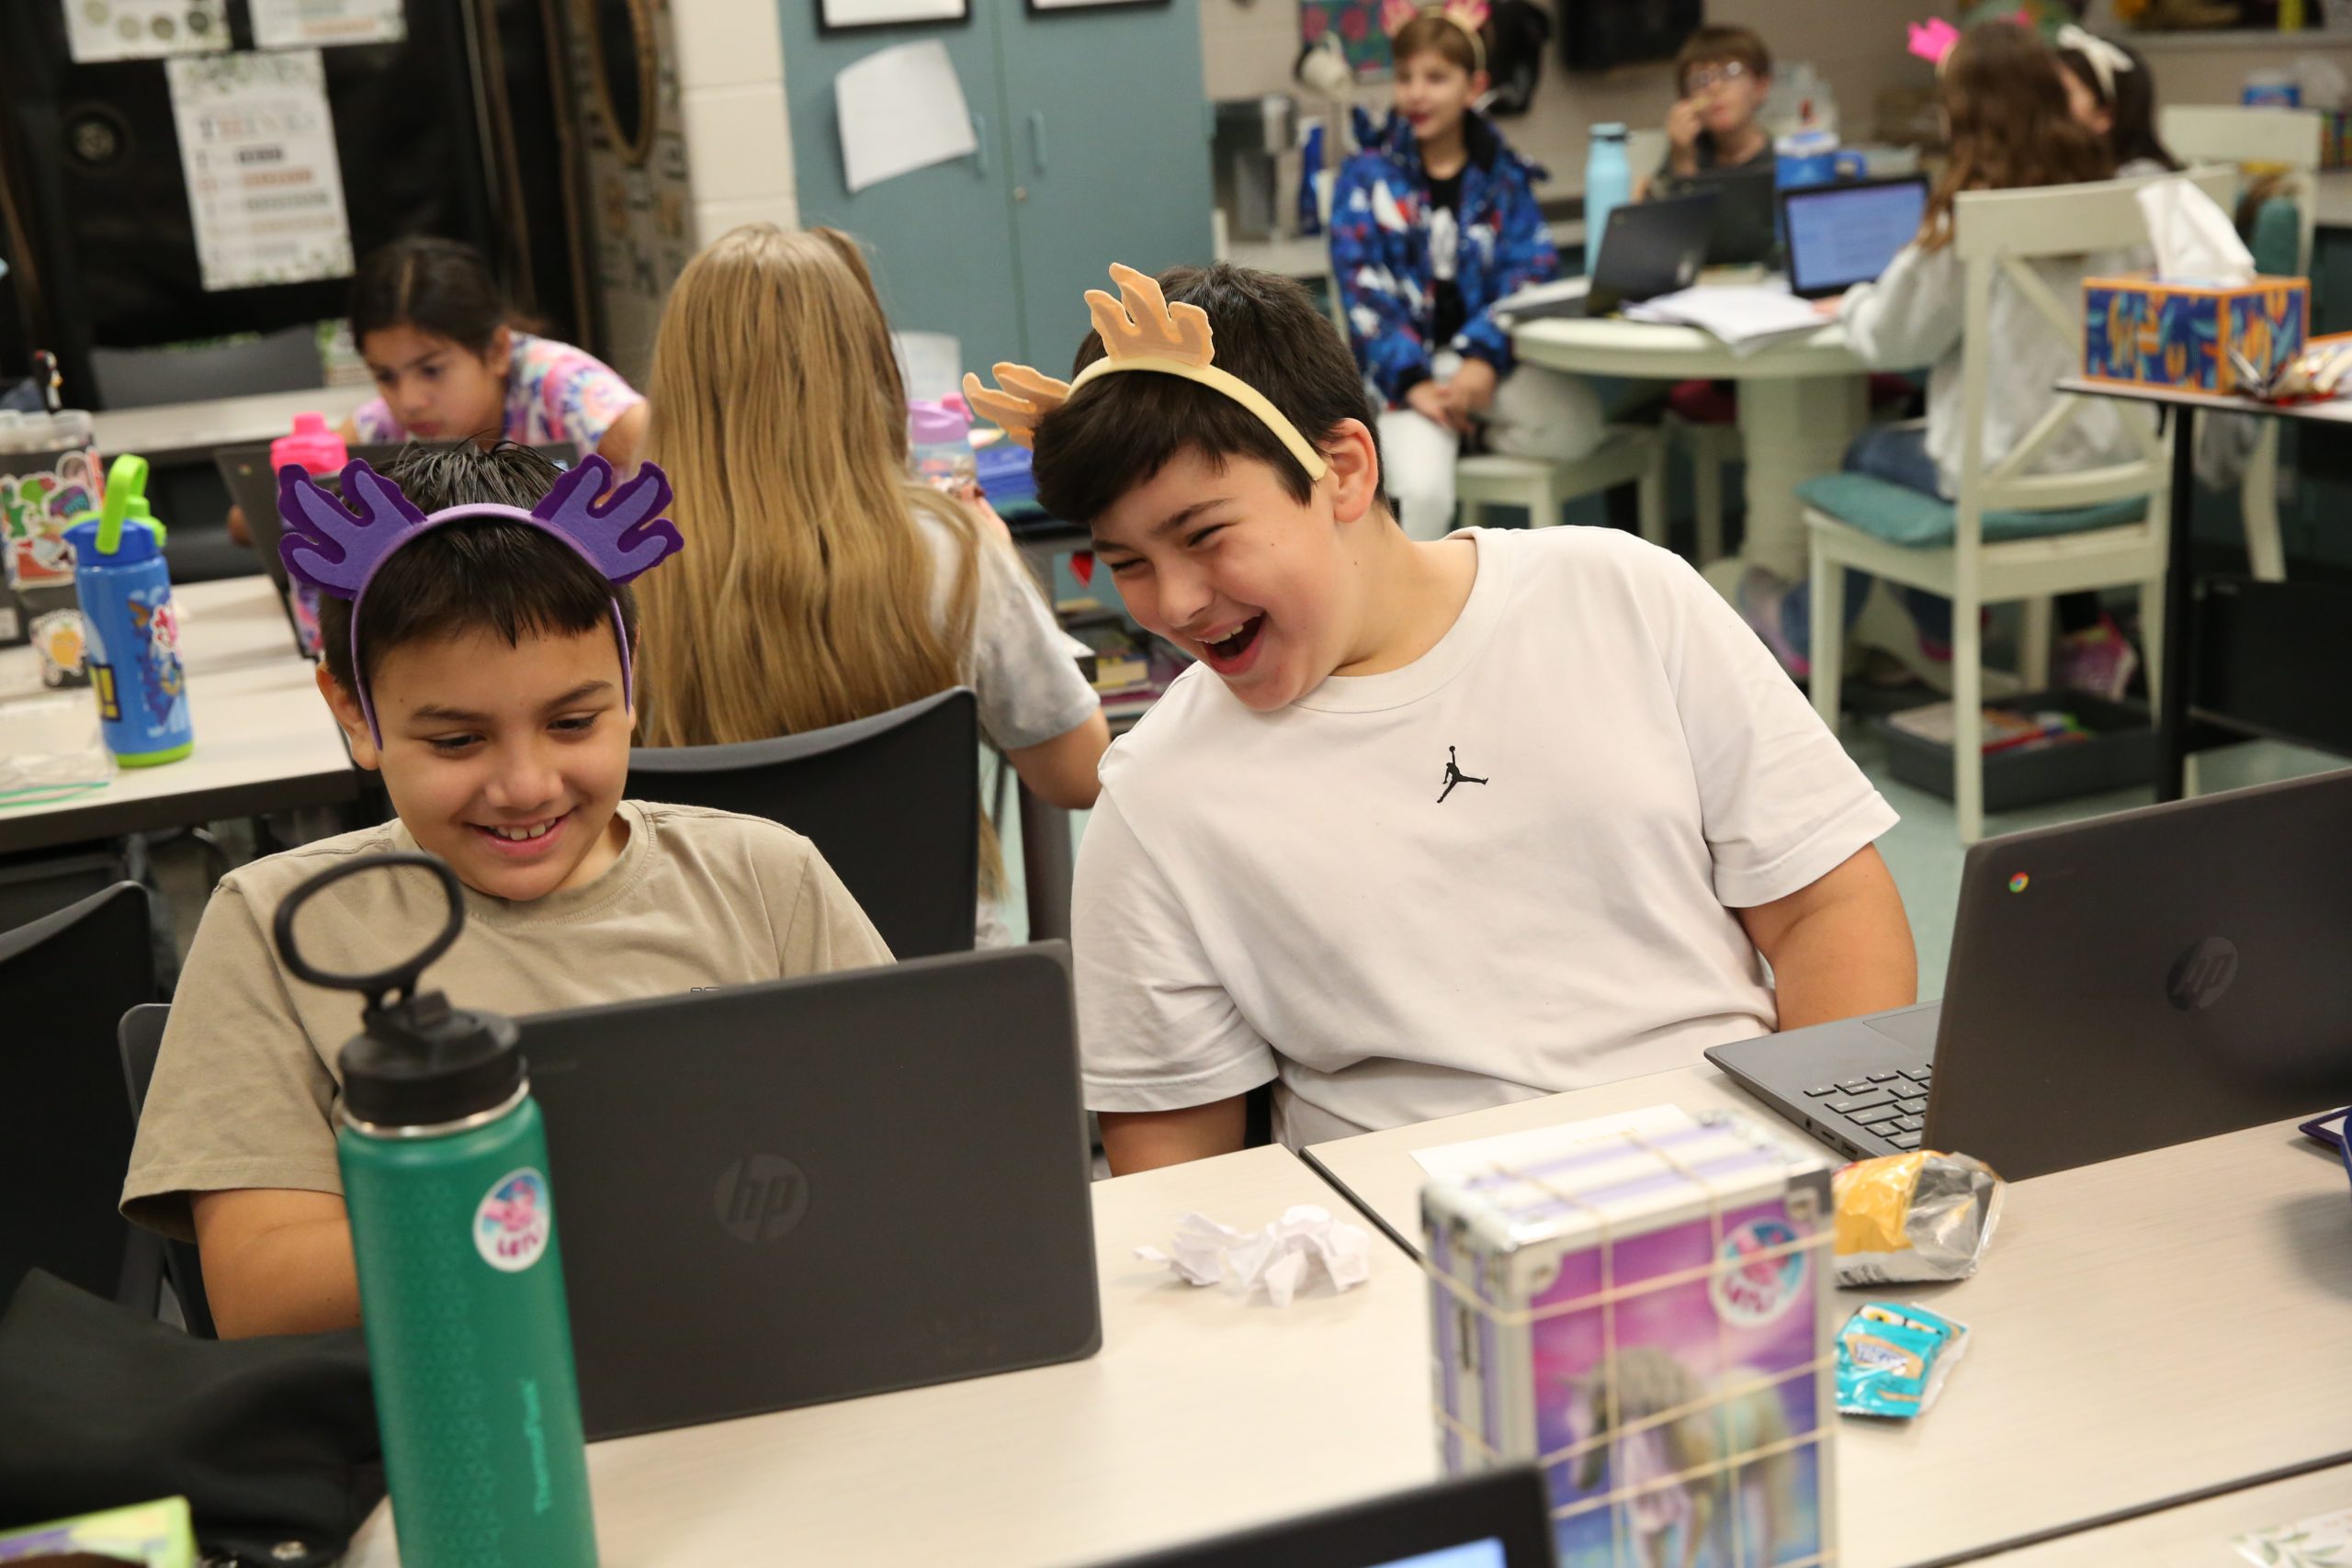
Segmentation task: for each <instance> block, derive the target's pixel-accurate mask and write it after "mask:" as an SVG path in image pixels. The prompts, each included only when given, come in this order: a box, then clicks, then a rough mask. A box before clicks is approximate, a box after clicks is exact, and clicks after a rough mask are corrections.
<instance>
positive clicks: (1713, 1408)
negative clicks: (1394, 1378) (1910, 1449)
mask: <svg viewBox="0 0 2352 1568" xmlns="http://www.w3.org/2000/svg"><path fill="white" fill-rule="evenodd" d="M1495 1145H1496V1157H1495V1158H1494V1159H1493V1161H1492V1162H1491V1163H1488V1164H1487V1165H1486V1167H1485V1168H1478V1165H1479V1162H1478V1161H1476V1160H1469V1161H1463V1160H1460V1159H1459V1158H1455V1159H1454V1160H1453V1162H1452V1163H1451V1164H1450V1165H1446V1166H1442V1167H1432V1168H1433V1169H1439V1170H1442V1172H1444V1173H1442V1174H1439V1175H1437V1176H1436V1177H1435V1179H1432V1180H1431V1181H1430V1183H1429V1184H1428V1185H1427V1186H1426V1187H1425V1189H1424V1190H1423V1193H1422V1200H1421V1203H1422V1221H1423V1225H1424V1229H1425V1232H1426V1236H1427V1241H1428V1253H1427V1256H1428V1258H1429V1270H1430V1289H1431V1293H1432V1303H1433V1310H1432V1313H1431V1321H1432V1325H1433V1334H1434V1344H1433V1350H1434V1361H1435V1366H1434V1371H1435V1379H1436V1404H1437V1419H1438V1441H1439V1446H1440V1449H1441V1450H1442V1455H1443V1458H1444V1461H1445V1464H1446V1468H1447V1469H1448V1470H1449V1471H1453V1472H1459V1471H1475V1470H1480V1469H1484V1468H1487V1467H1489V1466H1496V1465H1505V1464H1518V1463H1524V1462H1527V1461H1535V1462H1536V1463H1538V1464H1539V1465H1540V1466H1541V1467H1542V1468H1543V1470H1544V1478H1545V1482H1546V1484H1547V1485H1548V1487H1549V1489H1550V1492H1551V1496H1552V1506H1553V1515H1554V1520H1555V1535H1556V1540H1557V1544H1558V1548H1559V1560H1560V1562H1561V1565H1562V1568H1604V1565H1615V1564H1622V1563H1628V1562H1645V1563H1646V1562H1674V1563H1679V1564H1688V1565H1689V1568H1796V1565H1800V1564H1817V1563H1823V1562H1832V1561H1834V1560H1835V1556H1836V1541H1835V1540H1834V1539H1833V1537H1834V1532H1835V1529H1836V1510H1835V1508H1834V1507H1833V1506H1832V1498H1833V1492H1832V1475H1831V1468H1832V1463H1831V1461H1832V1444H1831V1443H1830V1441H1829V1432H1830V1424H1831V1423H1832V1422H1834V1420H1835V1415H1834V1411H1835V1409H1836V1386H1835V1369H1836V1364H1837V1358H1836V1340H1835V1334H1836V1327H1835V1325H1833V1323H1832V1322H1831V1319H1830V1311H1831V1304H1832V1303H1831V1269H1832V1258H1831V1252H1830V1247H1831V1242H1832V1238H1833V1234H1834V1208H1833V1205H1832V1203H1831V1201H1830V1185H1829V1179H1830V1168H1829V1166H1828V1165H1827V1163H1826V1162H1825V1161H1824V1160H1823V1159H1822V1158H1820V1157H1819V1156H1816V1155H1814V1154H1811V1153H1808V1152H1805V1151H1804V1150H1803V1149H1801V1148H1798V1147H1796V1146H1793V1145H1788V1144H1783V1143H1781V1142H1780V1141H1778V1140H1777V1139H1776V1138H1775V1137H1774V1136H1773V1135H1772V1134H1770V1133H1768V1132H1766V1131H1765V1130H1764V1129H1763V1128H1762V1127H1761V1126H1760V1125H1758V1123H1755V1122H1750V1121H1747V1119H1745V1118H1743V1117H1740V1116H1736V1115H1734V1114H1731V1113H1728V1112H1709V1113H1706V1114H1703V1115H1695V1116H1694V1115H1692V1114H1691V1113H1688V1112H1685V1111H1679V1110H1677V1109H1674V1108H1671V1107H1658V1108H1656V1109H1654V1110H1651V1111H1643V1112H1639V1113H1637V1114H1636V1115H1634V1116H1633V1117H1627V1118H1613V1119H1611V1120H1610V1121H1608V1122H1588V1123H1580V1124H1577V1125H1575V1126H1569V1127H1563V1128H1558V1129H1553V1130H1551V1135H1549V1136H1546V1135H1543V1134H1514V1135H1512V1136H1510V1137H1509V1138H1507V1139H1504V1140H1497V1141H1495ZM1478 1146H1479V1145H1465V1146H1464V1149H1463V1150H1448V1151H1443V1153H1445V1154H1446V1155H1448V1156H1460V1155H1461V1154H1463V1153H1464V1151H1465V1150H1467V1149H1471V1148H1476V1147H1478ZM1425 1163H1428V1162H1425Z"/></svg>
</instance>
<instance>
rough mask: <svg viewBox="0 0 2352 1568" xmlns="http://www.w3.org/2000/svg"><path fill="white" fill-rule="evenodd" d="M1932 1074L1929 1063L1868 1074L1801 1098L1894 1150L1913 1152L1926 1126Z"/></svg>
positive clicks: (1812, 1090)
mask: <svg viewBox="0 0 2352 1568" xmlns="http://www.w3.org/2000/svg"><path fill="white" fill-rule="evenodd" d="M1934 1071H1935V1064H1934V1063H1933V1062H1922V1063H1920V1064H1919V1065H1918V1066H1916V1067H1906V1068H1905V1069H1904V1070H1903V1071H1901V1072H1884V1073H1871V1074H1870V1075H1869V1076H1868V1077H1859V1078H1848V1079H1846V1080H1845V1081H1844V1082H1843V1083H1834V1084H1823V1085H1821V1086H1820V1087H1819V1088H1817V1089H1807V1090H1805V1091H1804V1097H1805V1099H1807V1100H1811V1101H1812V1102H1813V1103H1814V1104H1815V1105H1818V1106H1819V1107H1821V1109H1822V1110H1823V1111H1827V1112H1829V1113H1831V1114H1833V1115H1837V1116H1840V1117H1843V1118H1844V1119H1845V1120H1846V1121H1848V1122H1852V1123H1853V1124H1854V1125H1855V1126H1857V1127H1860V1128H1863V1129H1865V1130H1867V1131H1869V1132H1871V1133H1874V1134H1877V1135H1878V1136H1880V1137H1882V1138H1883V1139H1885V1140H1886V1141H1887V1142H1888V1143H1890V1144H1893V1145H1894V1146H1895V1147H1896V1148H1898V1149H1905V1150H1909V1149H1916V1148H1917V1147H1918V1146H1919V1134H1920V1130H1921V1129H1922V1128H1924V1127H1925V1126H1926V1125H1927V1124H1928V1089H1929V1088H1930V1087H1931V1086H1932V1085H1933V1083H1934V1078H1933V1077H1932V1075H1933V1073H1934Z"/></svg>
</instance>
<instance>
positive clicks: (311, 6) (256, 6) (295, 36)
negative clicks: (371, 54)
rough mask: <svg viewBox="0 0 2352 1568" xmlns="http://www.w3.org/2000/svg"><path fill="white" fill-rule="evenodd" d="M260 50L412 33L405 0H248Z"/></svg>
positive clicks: (388, 39) (316, 46) (374, 40)
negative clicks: (403, 7) (403, 12)
mask: <svg viewBox="0 0 2352 1568" xmlns="http://www.w3.org/2000/svg"><path fill="white" fill-rule="evenodd" d="M248 3H249V4H250V5H251V6H252V7H253V17H254V47H255V48H257V49H332V48H334V46H335V45H336V44H342V43H398V42H400V41H401V39H404V38H406V37H408V19H407V17H405V16H404V15H402V13H401V4H402V0H248Z"/></svg>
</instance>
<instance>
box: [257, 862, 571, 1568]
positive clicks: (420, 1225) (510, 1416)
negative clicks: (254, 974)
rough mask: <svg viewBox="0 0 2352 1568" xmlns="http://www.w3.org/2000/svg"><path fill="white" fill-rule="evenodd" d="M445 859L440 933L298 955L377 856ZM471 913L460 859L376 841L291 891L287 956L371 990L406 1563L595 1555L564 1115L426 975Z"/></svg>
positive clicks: (387, 1324)
mask: <svg viewBox="0 0 2352 1568" xmlns="http://www.w3.org/2000/svg"><path fill="white" fill-rule="evenodd" d="M412 866H413V867H422V868H424V869H425V870H428V871H430V872H432V873H433V874H435V875H437V876H438V877H439V878H440V880H441V884H442V887H443V890H444V891H445V892H446V893H447V897H448V901H449V918H448V920H447V924H446V925H444V926H443V928H442V930H441V931H440V933H439V934H438V935H437V936H436V937H435V939H434V940H433V942H431V943H430V944H429V945H427V946H426V948H425V949H424V952H422V953H418V954H417V955H416V956H415V957H413V958H412V959H410V960H409V961H408V962H407V963H405V964H401V965H400V966H399V967H397V968H393V969H387V970H384V971H382V972H380V973H378V974H373V975H356V976H353V975H329V974H324V973H322V972H320V971H318V970H316V969H314V968H312V967H311V965H310V964H308V963H306V962H305V961H304V960H303V959H302V957H301V954H300V927H299V925H298V921H297V916H298V914H299V912H300V908H301V906H302V905H303V903H304V902H305V901H307V900H308V899H309V898H310V897H311V896H312V895H314V894H316V893H318V892H319V891H320V890H321V889H322V888H323V887H326V886H329V885H331V884H333V883H334V882H336V881H339V880H341V879H342V878H343V877H345V876H350V875H356V874H360V873H363V872H368V871H379V870H383V869H385V868H391V867H412ZM464 925H465V901H464V894H463V892H462V890H461V889H460V888H459V886H458V879H457V876H456V874H455V873H453V872H451V871H450V870H449V868H448V867H447V865H445V864H443V863H441V862H440V861H438V860H435V858H434V857H432V856H431V855H424V854H377V855H363V856H359V857H357V858H356V859H354V860H352V861H350V862H347V863H344V864H342V865H338V866H334V867H332V868H330V869H329V870H327V871H325V872H322V873H321V874H319V875H317V876H314V877H312V878H311V879H310V880H309V881H307V882H305V883H303V884H302V885H301V886H300V887H298V888H296V889H295V890H294V891H293V893H291V894H290V895H288V897H287V899H286V901H285V902H284V903H283V904H282V905H280V906H279V907H278V910H277V918H276V921H275V931H276V935H277V950H278V953H280V955H281V956H282V957H283V958H284V959H285V961H286V967H287V968H288V970H290V971H292V972H293V973H294V975H296V976H298V977H300V978H301V979H303V980H307V981H309V982H310V983H311V984H312V985H316V986H329V987H339V988H341V989H345V990H354V991H359V992H361V993H363V994H364V995H366V996H367V998H368V1006H367V1010H366V1011H365V1013H364V1014H363V1015H362V1022H361V1032H360V1033H359V1034H358V1035H356V1037H354V1038H353V1039H352V1041H351V1042H350V1043H348V1044H346V1045H345V1047H344V1048H343V1127H342V1130H341V1131H340V1132H338V1133H337V1134H336V1135H335V1150H336V1155H337V1157H338V1160H339V1162H340V1164H341V1166H342V1168H343V1191H344V1201H345V1204H346V1205H347V1207H348V1209H349V1211H350V1215H351V1242H352V1250H353V1252H354V1254H355V1255H356V1258H357V1259H358V1265H359V1304H360V1315H361V1319H362V1323H363V1325H364V1326H365V1328H366V1330H367V1336H368V1366H369V1370H370V1374H371V1376H372V1379H373V1381H374V1383H375V1388H376V1421H377V1425H378V1427H379V1429H380V1430H381V1433H382V1436H383V1441H384V1471H385V1478H386V1480H387V1482H388V1483H389V1484H390V1491H391V1496H392V1523H393V1526H394V1529H395V1530H396V1532H397V1534H398V1536H399V1539H400V1550H401V1562H402V1563H403V1564H404V1565H405V1568H449V1565H455V1564H464V1565H466V1568H594V1564H595V1562H596V1531H595V1521H594V1517H592V1516H591V1514H590V1511H589V1501H588V1462H587V1454H586V1451H585V1449H584V1446H583V1442H582V1436H581V1428H580V1391H579V1386H578V1383H577V1382H576V1381H575V1379H574V1374H573V1371H572V1362H571V1316H570V1314H569V1313H568V1312H567V1311H566V1310H565V1306H564V1295H563V1257H562V1253H561V1251H560V1249H559V1248H558V1247H557V1245H556V1232H555V1209H554V1205H553V1196H552V1192H551V1190H550V1188H549V1186H548V1145H547V1134H546V1132H545V1130H544V1128H543V1127H542V1125H541V1122H540V1120H539V1111H538V1107H537V1105H536V1104H534V1103H533V1102H532V1100H531V1092H530V1080H529V1078H528V1077H527V1076H526V1071H525V1066H524V1061H523V1054H522V1051H521V1050H520V1049H519V1047H518V1044H517V1042H518V1039H519V1036H518V1034H517V1032H516V1031H515V1024H514V1021H512V1020H511V1019H506V1018H503V1017H500V1016H499V1015H497V1014H495V1013H487V1012H475V1011H470V1010H466V1009H463V1008H457V1007H452V1006H451V1005H450V1003H449V1000H448V998H446V997H445V996H443V995H442V994H441V993H440V992H438V991H420V990H419V989H418V985H417V982H418V976H420V975H421V974H422V973H423V972H424V967H425V965H426V964H430V963H432V962H433V961H434V960H435V959H436V958H438V957H440V956H441V954H442V953H446V952H447V951H448V949H449V945H450V944H451V943H452V942H456V941H457V939H458V932H459V931H461V930H463V928H464Z"/></svg>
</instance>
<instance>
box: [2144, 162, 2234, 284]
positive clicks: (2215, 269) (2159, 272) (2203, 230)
mask: <svg viewBox="0 0 2352 1568" xmlns="http://www.w3.org/2000/svg"><path fill="white" fill-rule="evenodd" d="M2139 199H2140V215H2141V216H2142V217H2143V218H2144V219H2146V220H2147V223H2148V243H2149V244H2150V246H2152V247H2153V248H2154V251H2155V254H2156V276H2158V277H2161V278H2165V279H2166V280H2167V281H2173V282H2188V281H2192V280H2193V281H2196V282H2200V283H2223V284H2245V283H2251V282H2253V281H2254V253H2253V252H2252V251H2249V250H2247V249H2246V248H2245V241H2244V240H2242V239H2240V238H2238V231H2237V227H2236V225H2234V224H2233V223H2232V222H2231V221H2230V215H2229V214H2228V213H2226V212H2224V211H2222V209H2221V207H2220V205H2219V204H2217V203H2216V202H2215V201H2214V200H2213V198H2212V197H2210V196H2207V195H2206V194H2205V193H2204V192H2203V191H2201V190H2199V189H2198V188H2197V187H2196V186H2193V185H2190V184H2189V183H2188V181H2187V180H2182V179H2170V180H2151V181H2149V182H2148V183H2147V184H2146V185H2143V186H2141V187H2140V195H2139Z"/></svg>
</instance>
